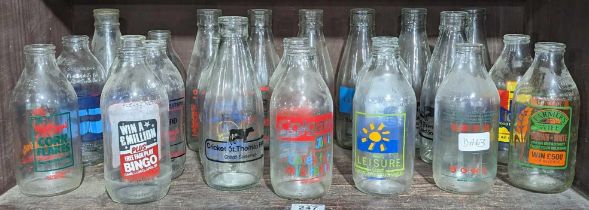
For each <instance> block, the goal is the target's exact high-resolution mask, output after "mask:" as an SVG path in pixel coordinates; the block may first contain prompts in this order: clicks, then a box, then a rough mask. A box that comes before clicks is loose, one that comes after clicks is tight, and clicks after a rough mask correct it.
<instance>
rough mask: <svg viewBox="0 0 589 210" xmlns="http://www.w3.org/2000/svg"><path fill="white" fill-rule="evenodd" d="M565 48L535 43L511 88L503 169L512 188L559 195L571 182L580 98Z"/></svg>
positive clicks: (575, 150) (561, 45)
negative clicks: (527, 63) (506, 158)
mask: <svg viewBox="0 0 589 210" xmlns="http://www.w3.org/2000/svg"><path fill="white" fill-rule="evenodd" d="M565 47H566V46H565V45H564V44H562V43H557V42H538V43H536V45H535V49H534V51H535V53H536V57H535V58H534V61H533V62H532V65H531V66H530V68H529V69H528V71H527V72H526V74H524V77H523V78H521V80H520V81H519V83H518V84H517V87H516V89H515V95H514V96H513V100H514V101H513V103H512V106H513V109H512V110H513V112H512V113H513V114H512V117H511V122H513V125H512V127H511V141H510V142H509V145H510V147H509V164H508V170H507V172H508V174H509V179H510V181H511V184H513V185H514V186H516V187H520V188H523V189H526V190H531V191H536V192H542V193H559V192H562V191H565V190H566V189H568V188H569V187H570V186H571V184H572V183H573V179H574V176H575V160H576V159H575V157H576V152H577V138H578V135H577V134H578V131H579V118H580V117H581V114H580V110H579V108H580V105H581V104H580V103H581V102H580V101H581V98H580V96H579V91H578V90H577V86H576V85H575V82H574V81H573V78H572V77H571V75H570V73H569V71H568V69H567V67H566V65H565V63H564V52H565Z"/></svg>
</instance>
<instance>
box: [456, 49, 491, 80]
mask: <svg viewBox="0 0 589 210" xmlns="http://www.w3.org/2000/svg"><path fill="white" fill-rule="evenodd" d="M456 62H457V63H455V64H454V66H455V68H453V71H460V72H462V73H465V74H470V75H473V76H484V75H486V73H487V71H486V69H485V64H484V63H483V53H482V51H481V50H480V49H479V50H474V49H469V50H461V51H459V52H458V58H457V60H456Z"/></svg>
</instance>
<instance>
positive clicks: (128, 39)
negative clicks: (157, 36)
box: [120, 35, 145, 49]
mask: <svg viewBox="0 0 589 210" xmlns="http://www.w3.org/2000/svg"><path fill="white" fill-rule="evenodd" d="M143 40H145V36H143V35H123V36H121V47H120V48H121V49H122V48H126V47H137V45H143ZM132 43H133V44H132ZM135 43H137V45H135ZM130 44H132V45H130Z"/></svg>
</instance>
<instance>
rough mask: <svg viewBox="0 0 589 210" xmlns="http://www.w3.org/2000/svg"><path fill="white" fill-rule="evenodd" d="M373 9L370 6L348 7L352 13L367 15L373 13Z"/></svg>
mask: <svg viewBox="0 0 589 210" xmlns="http://www.w3.org/2000/svg"><path fill="white" fill-rule="evenodd" d="M374 12H375V10H374V9H372V8H353V9H350V14H352V15H369V14H374Z"/></svg>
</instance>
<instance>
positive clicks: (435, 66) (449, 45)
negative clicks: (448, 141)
mask: <svg viewBox="0 0 589 210" xmlns="http://www.w3.org/2000/svg"><path fill="white" fill-rule="evenodd" d="M440 16H441V20H440V21H441V22H440V36H439V37H438V40H437V42H436V46H435V47H434V52H433V53H432V57H431V59H430V60H429V62H428V64H427V72H426V74H425V79H424V80H423V86H422V89H421V94H420V99H419V108H418V112H419V113H418V118H419V131H418V134H419V135H418V136H417V138H418V141H419V142H421V148H420V150H419V151H420V153H421V154H420V155H419V156H420V157H421V160H423V161H424V162H426V163H431V161H432V157H433V156H432V154H433V151H432V145H433V138H434V103H435V98H436V93H437V91H438V87H439V86H440V84H441V83H442V81H444V78H445V77H446V75H448V72H450V69H451V68H452V64H453V63H454V59H455V58H456V44H457V43H464V42H465V41H466V38H465V35H464V26H465V23H466V22H465V21H466V16H467V13H466V12H463V11H443V12H441V13H440Z"/></svg>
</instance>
